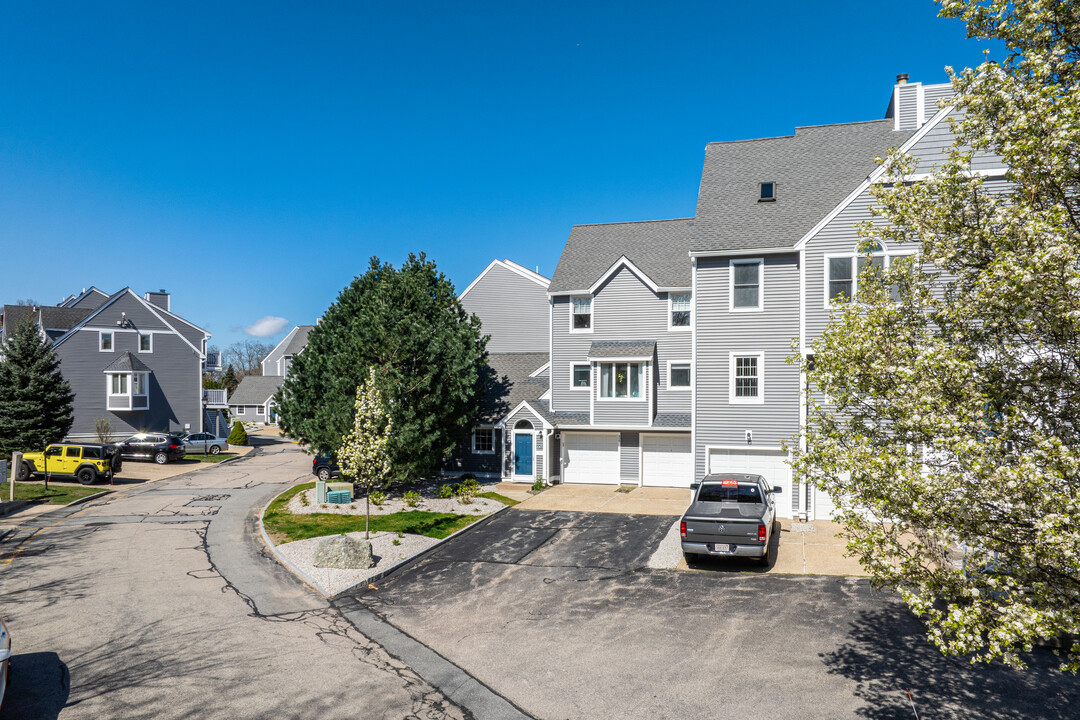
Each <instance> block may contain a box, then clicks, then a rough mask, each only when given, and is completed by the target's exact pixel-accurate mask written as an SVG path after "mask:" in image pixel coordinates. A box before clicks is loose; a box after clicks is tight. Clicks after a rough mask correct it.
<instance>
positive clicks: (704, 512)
mask: <svg viewBox="0 0 1080 720" xmlns="http://www.w3.org/2000/svg"><path fill="white" fill-rule="evenodd" d="M779 492H780V488H779V487H772V488H770V487H768V486H767V485H766V484H765V478H763V477H761V476H760V475H742V474H734V473H717V474H713V475H706V476H705V478H704V479H703V480H702V481H701V483H700V484H699V485H698V486H697V487H696V488H694V498H693V502H691V503H690V507H689V508H687V510H686V512H685V513H683V516H682V520H681V521H680V522H679V535H680V536H681V538H682V551H683V557H685V558H686V562H687V564H688V565H689V564H692V563H693V561H694V560H696V559H697V558H699V557H701V556H703V555H704V556H712V557H748V558H756V559H757V561H758V562H759V563H761V564H762V565H765V566H768V564H769V543H770V542H771V541H772V532H773V521H774V520H775V519H776V503H775V502H774V501H773V495H775V494H777V493H779Z"/></svg>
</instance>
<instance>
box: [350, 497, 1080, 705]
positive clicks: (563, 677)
mask: <svg viewBox="0 0 1080 720" xmlns="http://www.w3.org/2000/svg"><path fill="white" fill-rule="evenodd" d="M669 524H670V518H650V517H645V516H634V517H628V516H618V515H605V514H598V513H570V512H529V511H520V510H514V509H512V510H508V511H505V512H503V513H501V514H500V515H498V516H496V517H494V518H492V519H491V520H490V521H488V522H486V523H485V524H484V525H482V526H481V527H478V528H476V529H475V531H472V532H469V533H466V534H464V535H461V536H459V537H458V538H456V539H453V540H451V541H450V542H449V543H447V544H445V545H443V546H442V547H441V548H440V549H439V550H438V551H436V552H434V553H433V554H431V555H428V556H426V557H425V558H423V559H422V560H420V561H419V562H417V563H415V564H414V565H412V566H411V567H409V568H407V569H405V570H404V571H403V572H401V573H399V574H397V575H396V576H393V577H391V578H387V579H384V580H383V581H382V582H380V583H379V587H378V589H377V590H369V591H366V592H362V593H357V594H355V595H354V596H353V597H352V598H350V599H349V600H347V601H344V600H342V601H337V604H338V605H339V606H341V605H343V604H344V603H346V602H348V603H354V604H359V605H363V606H366V607H368V608H370V609H372V610H373V611H375V612H376V613H377V614H379V615H380V616H382V617H384V618H386V619H387V620H389V621H390V622H391V623H393V624H394V625H396V626H397V627H399V628H401V629H402V630H404V631H405V632H407V633H409V634H410V635H412V636H413V637H415V638H417V639H418V640H419V641H421V642H423V643H424V644H426V645H428V646H429V647H431V648H432V649H434V650H435V651H437V652H439V653H441V654H442V655H443V656H445V657H446V658H448V659H449V660H451V661H452V662H454V663H455V664H457V665H458V666H460V667H462V668H463V669H465V670H466V671H468V672H469V673H471V674H472V675H474V676H475V677H476V678H477V679H479V680H480V681H482V682H483V683H485V684H486V685H488V686H490V687H492V688H494V689H495V690H497V691H498V692H500V693H501V694H502V695H504V696H505V697H506V698H508V699H509V700H511V701H512V702H514V703H515V704H516V705H517V706H518V707H520V708H522V709H523V710H524V711H525V712H527V713H529V714H531V715H534V716H535V717H539V718H551V719H553V720H554V719H556V718H616V717H617V718H643V719H644V718H661V717H664V718H697V717H735V718H758V717H773V718H800V720H805V719H810V718H830V719H832V718H844V717H863V718H880V719H886V718H888V719H890V720H891V719H896V720H899V719H901V718H904V719H907V718H913V717H914V713H913V712H912V708H911V705H910V704H909V703H908V700H907V696H906V690H907V689H910V690H911V694H912V696H913V697H914V700H915V703H916V704H917V707H918V710H919V715H920V716H921V717H933V718H973V717H979V718H1000V719H1004V718H1009V719H1012V718H1016V719H1019V718H1039V717H1047V718H1059V717H1075V712H1076V708H1077V707H1080V686H1078V684H1077V683H1076V681H1075V678H1073V677H1072V676H1062V675H1060V674H1058V673H1057V672H1056V670H1054V669H1052V668H1054V667H1056V665H1055V664H1054V662H1053V657H1052V656H1051V655H1050V654H1049V653H1046V652H1043V653H1038V654H1036V655H1035V656H1034V657H1033V658H1032V663H1033V668H1034V669H1033V670H1032V671H1031V672H1028V673H1026V674H1025V673H1018V672H1012V671H1009V670H1006V669H1004V668H1002V667H1000V666H992V667H986V666H979V667H972V666H970V665H968V664H967V663H965V662H963V661H957V660H945V659H943V658H942V657H941V656H940V654H939V653H938V652H937V651H936V650H935V649H934V648H933V647H931V646H929V645H928V644H927V642H926V641H925V639H924V635H923V634H922V633H921V631H920V627H919V625H918V623H917V622H916V621H914V620H913V618H912V617H911V616H910V615H909V614H908V613H907V611H906V610H905V609H904V608H903V607H901V606H900V605H899V604H898V603H897V601H896V600H895V599H894V598H893V597H892V596H890V595H886V594H882V593H877V592H875V591H873V590H872V589H871V588H870V586H869V584H868V582H867V581H866V580H863V579H857V578H823V577H792V576H777V575H768V574H760V573H748V572H735V571H729V572H725V571H723V570H718V569H717V568H715V567H714V568H713V571H712V572H679V571H672V570H649V569H646V568H645V567H644V565H645V562H646V560H647V559H648V556H649V552H651V549H652V548H653V547H655V544H656V543H657V542H659V539H660V537H661V536H662V535H663V533H664V531H666V529H667V526H668V525H669Z"/></svg>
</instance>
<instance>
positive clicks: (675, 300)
mask: <svg viewBox="0 0 1080 720" xmlns="http://www.w3.org/2000/svg"><path fill="white" fill-rule="evenodd" d="M669 297H670V298H671V326H670V327H671V329H672V330H689V329H690V293H678V294H672V295H670V296H669Z"/></svg>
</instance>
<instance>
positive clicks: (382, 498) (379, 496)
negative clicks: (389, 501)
mask: <svg viewBox="0 0 1080 720" xmlns="http://www.w3.org/2000/svg"><path fill="white" fill-rule="evenodd" d="M370 498H371V502H372V504H373V505H376V506H379V505H382V504H383V503H384V502H386V493H384V492H382V491H380V490H373V491H372V492H371V495H370Z"/></svg>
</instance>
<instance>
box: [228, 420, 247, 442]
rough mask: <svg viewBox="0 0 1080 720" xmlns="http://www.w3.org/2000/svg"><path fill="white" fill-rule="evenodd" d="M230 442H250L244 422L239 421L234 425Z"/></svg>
mask: <svg viewBox="0 0 1080 720" xmlns="http://www.w3.org/2000/svg"><path fill="white" fill-rule="evenodd" d="M229 444H230V445H247V444H248V436H247V430H245V429H244V424H243V423H241V422H237V423H236V424H235V425H233V426H232V431H231V432H230V433H229Z"/></svg>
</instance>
